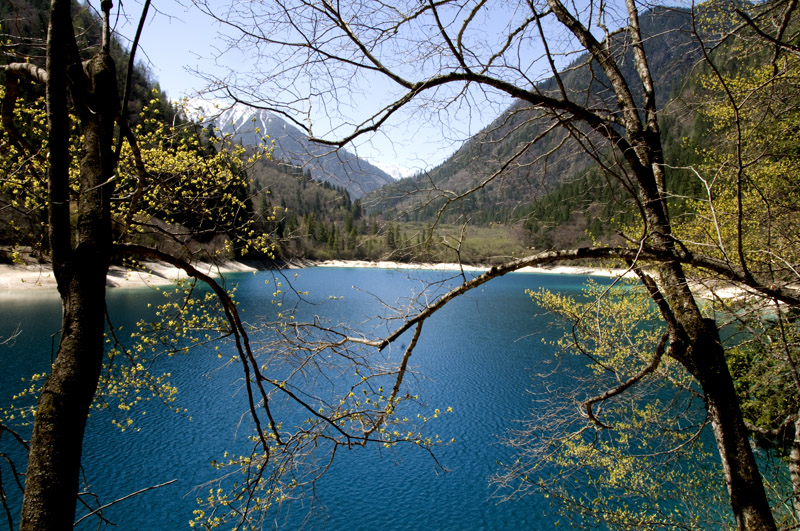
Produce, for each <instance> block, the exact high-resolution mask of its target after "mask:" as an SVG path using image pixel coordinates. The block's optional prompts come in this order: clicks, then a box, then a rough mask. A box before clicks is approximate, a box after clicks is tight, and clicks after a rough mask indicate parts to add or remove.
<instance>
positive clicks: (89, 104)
mask: <svg viewBox="0 0 800 531" xmlns="http://www.w3.org/2000/svg"><path fill="white" fill-rule="evenodd" d="M70 4H71V1H70V0H52V2H51V11H50V27H49V32H48V47H47V70H48V74H49V78H48V84H47V113H48V127H49V135H50V136H49V141H50V152H51V161H50V162H51V166H50V170H49V171H50V174H49V207H50V241H51V248H52V253H53V270H54V273H55V276H56V280H57V282H58V290H59V293H60V295H61V298H62V310H63V314H62V328H61V341H60V344H59V348H58V354H57V357H56V360H55V363H54V365H53V368H52V372H51V374H50V376H49V378H48V379H47V381H46V383H45V385H44V388H43V390H42V394H41V397H40V399H39V404H38V407H37V411H36V421H35V424H34V429H33V437H32V440H31V447H30V448H31V449H30V454H29V459H28V471H27V477H26V483H25V497H24V500H23V506H22V517H21V523H20V529H22V530H37V531H42V530H49V529H62V530H63V529H70V528H71V527H72V523H73V521H74V517H75V505H76V502H77V492H78V487H79V471H80V464H81V452H82V443H83V434H84V429H85V426H86V418H87V415H88V413H89V409H90V407H91V403H92V399H93V397H94V393H95V391H96V389H97V382H98V379H99V377H100V371H101V369H102V364H103V352H104V341H103V332H104V316H105V283H106V273H107V271H108V265H109V256H110V249H111V223H110V196H111V191H112V190H111V188H112V185H111V184H110V181H109V178H110V177H111V176H112V175H113V171H114V167H115V160H114V156H113V152H112V149H111V147H112V140H113V127H114V120H115V117H116V113H117V108H118V104H119V100H118V96H117V93H116V90H117V89H116V73H115V69H114V64H113V61H112V60H111V59H110V57H108V55H107V54H102V53H101V54H100V55H98V56H96V57H95V58H93V59H92V60H91V61H89V62H88V63H87V64H86V67H85V72H84V70H83V68H81V66H80V65H81V63H80V61H79V60H78V57H77V49H76V46H75V39H74V34H73V29H72V17H71V13H70ZM104 7H105V6H104ZM109 7H110V6H109ZM68 91H69V93H71V95H72V99H73V101H74V103H75V107H76V109H77V112H78V114H79V117H80V121H81V125H82V126H83V133H84V140H83V149H82V157H81V162H80V198H79V201H78V205H77V206H78V217H77V228H76V230H75V231H73V229H72V228H71V227H70V207H69V205H70V201H69V200H70V198H69V184H68V177H69V153H68V150H69V133H68V126H69V116H68V109H69V105H68Z"/></svg>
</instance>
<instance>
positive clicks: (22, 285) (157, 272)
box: [0, 260, 631, 294]
mask: <svg viewBox="0 0 800 531" xmlns="http://www.w3.org/2000/svg"><path fill="white" fill-rule="evenodd" d="M144 265H145V267H146V268H147V269H148V270H147V271H139V270H131V269H125V268H123V267H120V266H112V267H111V268H110V269H109V273H108V280H107V284H106V285H107V286H108V287H111V288H136V287H147V286H166V285H170V284H172V283H174V282H175V280H177V279H185V278H186V273H185V272H184V271H183V270H181V269H179V268H176V267H172V266H169V265H166V264H163V263H157V262H147V263H145V264H144ZM194 266H195V267H196V268H197V269H198V270H200V271H202V272H203V273H206V274H209V275H212V276H218V275H220V274H225V273H242V272H255V271H258V269H256V268H254V267H251V266H249V265H245V264H243V263H241V262H233V261H232V262H225V263H223V264H220V265H213V264H208V263H200V264H194ZM308 266H309V267H357V268H371V269H397V270H400V269H402V270H427V271H460V270H461V268H462V267H463V270H464V271H470V272H483V271H488V270H489V269H490V268H491V266H468V265H465V266H459V264H456V263H403V262H388V261H380V262H367V261H365V260H326V261H324V262H309V263H308ZM290 267H297V266H290ZM515 273H547V274H558V275H592V276H604V277H619V276H621V275H623V274H625V273H627V274H628V275H631V273H630V272H626V270H624V269H606V268H592V267H583V266H553V267H524V268H522V269H520V270H518V271H515ZM55 289H56V281H55V278H54V276H53V270H52V268H51V267H50V265H49V264H26V265H9V264H0V294H11V293H16V292H20V291H23V292H30V291H41V292H45V291H47V292H54V291H55Z"/></svg>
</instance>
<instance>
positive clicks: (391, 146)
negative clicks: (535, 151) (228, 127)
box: [116, 0, 507, 174]
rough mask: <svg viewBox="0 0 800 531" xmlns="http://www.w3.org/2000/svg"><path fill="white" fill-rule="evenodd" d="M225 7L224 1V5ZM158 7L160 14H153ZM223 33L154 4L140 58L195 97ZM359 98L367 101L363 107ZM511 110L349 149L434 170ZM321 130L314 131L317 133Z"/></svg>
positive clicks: (399, 125) (128, 25) (175, 91)
mask: <svg viewBox="0 0 800 531" xmlns="http://www.w3.org/2000/svg"><path fill="white" fill-rule="evenodd" d="M141 2H142V0H129V1H128V2H126V3H125V4H124V8H123V9H124V14H126V15H127V17H128V18H127V19H126V18H125V17H120V19H119V22H118V23H117V25H116V31H117V32H118V33H119V34H121V35H122V36H123V37H127V38H132V36H133V33H134V31H135V28H136V24H137V23H138V16H139V12H140V9H141ZM224 3H225V2H224V0H223V1H221V2H220V5H223V4H224ZM154 7H155V8H156V9H157V11H154V9H153V8H154ZM221 31H222V28H221V27H220V25H219V24H218V23H215V22H214V21H212V20H211V19H210V18H209V17H207V16H206V15H204V14H202V13H201V12H200V11H199V10H198V9H196V8H195V7H194V6H192V4H191V2H189V1H188V0H170V1H167V2H163V1H162V2H154V3H153V7H151V12H150V14H149V20H148V22H147V23H146V25H145V28H144V31H143V34H142V38H141V42H140V44H141V49H140V51H139V52H138V57H139V60H140V61H142V62H144V63H145V64H147V66H148V68H149V69H150V71H151V72H152V74H153V75H154V76H155V78H156V79H157V80H158V82H159V83H160V85H161V88H162V89H163V90H165V91H166V92H167V94H168V95H169V97H171V98H173V99H177V98H181V97H183V96H187V97H193V96H194V95H195V94H196V93H197V91H199V90H202V89H203V88H204V86H205V82H204V81H203V80H202V79H200V78H199V77H197V76H196V75H194V74H192V73H191V71H192V70H200V71H206V72H214V71H218V72H220V73H221V72H222V70H219V69H218V68H217V67H216V66H215V64H214V60H213V57H214V56H215V55H217V52H218V51H219V50H218V48H219V47H220V46H221V45H222V41H221V40H220V38H219V34H220V32H221ZM230 62H231V60H229V61H228V63H229V64H230ZM245 63H246V60H244V59H243V61H242V67H243V68H246V66H247V65H246V64H245ZM382 83H383V82H382V81H378V82H377V84H374V85H372V86H370V87H369V90H368V91H367V94H364V93H361V94H354V95H353V97H354V98H356V99H355V100H354V101H352V103H351V106H352V108H353V109H361V110H363V109H364V108H368V107H369V106H370V105H371V104H374V101H375V98H376V96H375V95H376V94H377V93H378V92H380V91H383V90H389V88H390V87H389V86H388V85H385V86H384V85H383V84H382ZM358 98H363V100H361V101H359V100H358ZM498 101H503V100H502V99H501V100H498ZM506 104H507V103H505V104H502V105H496V106H495V107H494V108H491V109H482V110H484V111H485V112H476V110H475V107H471V108H470V107H464V108H458V107H453V108H452V109H448V111H447V115H446V118H445V120H444V121H446V122H447V123H446V124H444V126H445V127H447V128H449V130H448V131H447V132H443V130H442V125H441V124H440V125H429V124H428V123H426V120H422V119H419V115H416V116H415V115H407V116H405V117H402V116H401V117H400V118H398V119H396V120H394V123H393V124H392V125H391V127H388V128H384V129H383V130H382V131H381V132H379V133H378V134H376V135H373V136H372V137H370V138H364V139H361V140H359V141H358V142H357V143H356V145H351V146H348V149H350V150H351V151H355V152H356V153H357V154H358V155H359V156H362V157H364V158H366V159H367V160H369V161H370V162H373V163H377V164H378V165H379V166H381V167H384V169H387V170H391V169H392V167H393V166H398V167H400V168H402V169H403V173H405V174H408V173H409V172H413V171H419V170H425V169H429V168H431V167H433V166H435V165H437V164H439V163H441V162H442V161H444V160H445V159H446V158H447V157H448V156H449V155H450V154H452V153H453V152H454V151H455V150H456V149H457V148H458V147H459V145H460V144H461V142H462V141H463V140H465V139H466V138H468V136H469V135H470V134H474V133H476V132H477V131H478V130H480V129H481V128H482V127H484V126H485V125H487V124H488V123H489V122H490V121H491V120H493V119H494V118H495V117H496V116H497V115H498V114H499V109H500V108H502V107H504V106H505V105H506ZM415 118H416V119H415ZM327 119H328V116H317V117H316V118H315V120H316V121H317V122H319V123H320V124H323V123H324V122H325V121H326V120H327ZM354 119H355V118H354ZM336 126H337V124H336V123H331V122H328V123H327V124H325V125H324V126H322V127H325V128H327V129H332V128H335V127H336ZM318 130H319V128H316V127H315V133H316V132H317V131H318Z"/></svg>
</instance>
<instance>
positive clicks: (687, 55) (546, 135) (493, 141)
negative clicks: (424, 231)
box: [365, 8, 699, 223]
mask: <svg viewBox="0 0 800 531" xmlns="http://www.w3.org/2000/svg"><path fill="white" fill-rule="evenodd" d="M640 23H641V26H642V30H643V33H644V35H645V36H646V42H645V51H646V53H647V55H648V60H649V64H650V67H651V70H652V72H653V75H654V78H655V79H654V82H655V84H656V92H657V95H658V98H659V101H658V103H659V105H661V106H663V105H665V104H666V102H667V101H666V100H667V98H668V96H669V95H670V94H672V93H673V92H674V91H675V90H676V88H677V87H678V84H679V83H680V82H681V80H682V79H683V78H684V77H685V76H686V74H687V73H688V72H689V71H690V70H691V68H692V66H693V65H694V64H696V62H697V60H698V58H699V48H698V47H697V44H696V42H695V41H694V39H693V37H692V35H691V34H690V31H689V30H690V29H691V18H690V14H689V13H688V12H686V11H683V10H676V9H665V8H659V9H656V10H652V11H649V12H647V13H645V14H643V15H642V16H641V20H640ZM624 37H625V36H624V35H621V34H617V35H616V37H615V48H616V49H617V55H618V57H620V58H621V63H622V66H623V74H624V75H625V76H626V78H627V79H629V80H636V79H637V78H636V75H635V70H634V65H633V59H632V55H631V53H630V51H629V50H628V46H627V43H626V41H625V38H624ZM561 78H562V80H563V83H564V86H565V87H566V90H567V92H568V94H570V98H572V99H574V100H575V101H580V102H588V104H589V105H591V106H593V107H595V108H603V109H609V110H612V111H613V109H615V105H614V102H613V101H609V99H610V98H611V96H610V95H611V91H610V89H609V88H608V85H607V82H606V81H605V77H604V76H603V75H602V72H601V71H600V69H599V68H598V67H597V65H596V64H593V63H591V62H588V58H587V57H586V56H584V57H581V58H579V59H577V60H576V61H575V62H574V63H573V64H572V65H571V66H570V67H568V68H567V69H565V70H564V72H562V74H561ZM631 85H632V86H633V87H634V90H635V94H634V96H635V97H636V98H640V97H641V93H642V90H641V87H640V85H639V84H638V83H636V82H632V83H631ZM536 89H537V90H539V91H541V92H542V93H552V92H554V91H556V90H557V84H556V82H555V80H554V79H552V78H551V79H548V80H546V81H543V82H541V83H540V84H539V85H538V86H537V87H536ZM553 125H554V124H553V121H552V117H550V116H546V115H544V114H543V113H542V111H540V110H537V109H533V108H531V107H530V105H529V104H527V103H525V102H522V101H519V102H517V103H515V104H513V105H512V106H511V107H510V108H509V109H508V110H507V111H506V112H505V113H503V115H501V116H500V117H498V118H497V119H496V120H495V121H494V122H492V123H491V124H490V125H489V126H488V127H486V128H485V129H484V130H483V131H482V132H481V133H479V134H478V135H476V136H475V137H473V138H472V139H471V140H470V141H468V142H467V143H466V144H465V145H464V146H463V147H462V148H461V149H459V150H458V151H457V152H456V153H455V154H454V155H453V156H452V157H450V158H449V159H448V160H447V161H445V162H444V163H443V164H442V165H440V166H439V167H437V168H435V169H433V170H432V171H430V172H428V173H426V174H423V175H420V176H417V177H415V178H411V179H405V180H403V181H400V182H398V183H395V184H393V185H390V186H387V187H385V188H383V189H381V190H379V191H378V192H377V193H374V194H371V195H369V196H368V197H366V198H365V204H366V205H368V207H369V208H374V209H375V210H376V211H384V212H389V213H392V214H393V215H394V216H396V217H398V218H399V219H411V220H419V221H429V220H431V219H433V216H434V215H435V214H436V212H437V211H438V208H439V207H440V206H441V205H442V204H443V202H444V199H443V197H444V193H443V191H445V190H446V191H451V192H455V193H462V192H464V191H467V190H469V189H471V188H473V187H476V186H477V185H478V184H479V183H482V182H483V181H485V180H486V179H488V178H489V177H490V176H492V175H493V174H495V172H497V171H498V170H499V169H500V168H501V167H502V165H503V164H506V163H507V162H508V160H509V159H510V157H512V156H513V155H515V154H517V153H521V155H520V156H519V157H517V158H516V159H515V160H514V162H513V163H512V164H510V165H509V166H508V167H507V168H506V169H505V170H504V171H503V172H502V173H501V174H500V175H499V176H497V177H496V178H495V179H494V180H493V181H492V182H491V183H490V184H488V185H487V186H485V187H484V188H482V189H481V190H479V191H478V192H476V193H474V194H472V195H470V196H469V197H468V198H466V199H464V200H463V201H460V202H458V203H456V204H452V205H450V207H449V208H448V213H447V214H446V219H455V218H456V217H458V216H460V215H468V216H469V217H470V218H471V219H472V220H473V222H477V223H481V222H509V221H513V220H517V219H520V218H521V217H523V216H524V215H526V214H529V213H530V208H529V205H530V204H531V203H532V202H533V201H535V200H536V199H537V198H540V197H542V196H543V195H544V194H546V193H547V192H548V191H549V190H552V189H555V188H557V187H558V186H560V185H561V184H562V183H565V182H569V181H571V180H574V179H577V178H580V177H581V176H583V175H585V174H586V173H587V172H588V171H589V170H590V168H592V167H594V166H596V164H597V162H596V160H595V159H594V158H593V157H590V156H588V155H587V154H586V152H585V149H584V146H581V145H579V144H578V142H576V140H575V139H574V138H569V137H567V136H566V135H567V133H566V132H565V131H564V129H563V128H555V129H554V130H552V131H550V132H546V131H548V130H549V129H550V128H552V127H553ZM575 133H576V135H578V137H579V138H582V140H583V142H584V143H585V144H586V143H588V142H592V143H594V144H593V146H592V149H594V152H595V155H596V156H597V157H600V158H601V159H602V158H604V157H606V156H607V154H608V153H609V149H608V146H607V145H605V144H604V143H603V142H602V141H599V139H598V135H591V134H590V133H588V132H587V131H585V130H582V129H576V130H575ZM581 135H584V136H583V137H581Z"/></svg>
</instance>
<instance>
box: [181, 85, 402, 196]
mask: <svg viewBox="0 0 800 531" xmlns="http://www.w3.org/2000/svg"><path fill="white" fill-rule="evenodd" d="M188 106H189V108H190V110H189V111H187V114H189V115H190V116H191V117H193V118H195V119H200V118H202V121H204V122H206V123H213V124H215V125H216V127H217V128H218V129H219V131H220V134H225V133H230V134H231V135H233V137H234V139H235V140H236V141H238V142H241V143H242V145H245V146H256V145H259V144H261V143H264V137H265V135H266V136H269V140H268V141H267V142H270V141H274V142H275V144H274V146H275V149H274V151H273V158H276V159H282V160H285V161H288V162H290V163H292V164H294V165H297V166H301V167H302V168H303V169H304V170H310V171H311V176H312V177H313V178H314V179H317V180H324V181H328V182H330V183H332V184H335V185H338V186H343V187H345V188H346V189H347V190H348V191H349V192H350V195H351V197H353V198H354V199H355V198H358V197H361V196H363V195H364V194H367V193H369V192H371V191H373V190H376V189H378V188H380V187H381V186H383V185H385V184H388V183H391V182H393V181H394V179H393V178H392V176H390V175H389V173H387V172H385V171H384V170H382V169H381V168H379V167H378V166H376V165H373V164H371V163H369V162H367V161H366V160H363V159H360V158H358V157H357V156H355V155H354V154H352V153H350V152H349V151H347V150H344V149H339V150H335V149H334V148H332V147H330V146H325V145H322V144H318V143H315V142H311V141H310V140H309V139H308V137H307V136H306V135H305V134H304V133H303V132H302V131H301V130H300V129H298V128H297V127H295V126H293V125H291V124H290V123H289V122H287V121H286V120H284V119H283V118H281V117H279V116H277V115H275V114H274V113H271V112H269V111H266V110H263V109H253V108H250V107H246V106H243V105H234V106H230V105H228V106H225V105H224V104H221V103H220V102H215V101H199V100H195V101H190V102H189V105H188Z"/></svg>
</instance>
